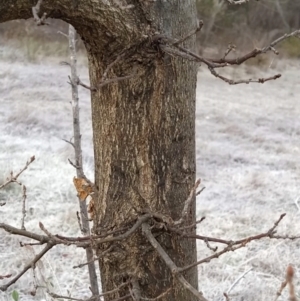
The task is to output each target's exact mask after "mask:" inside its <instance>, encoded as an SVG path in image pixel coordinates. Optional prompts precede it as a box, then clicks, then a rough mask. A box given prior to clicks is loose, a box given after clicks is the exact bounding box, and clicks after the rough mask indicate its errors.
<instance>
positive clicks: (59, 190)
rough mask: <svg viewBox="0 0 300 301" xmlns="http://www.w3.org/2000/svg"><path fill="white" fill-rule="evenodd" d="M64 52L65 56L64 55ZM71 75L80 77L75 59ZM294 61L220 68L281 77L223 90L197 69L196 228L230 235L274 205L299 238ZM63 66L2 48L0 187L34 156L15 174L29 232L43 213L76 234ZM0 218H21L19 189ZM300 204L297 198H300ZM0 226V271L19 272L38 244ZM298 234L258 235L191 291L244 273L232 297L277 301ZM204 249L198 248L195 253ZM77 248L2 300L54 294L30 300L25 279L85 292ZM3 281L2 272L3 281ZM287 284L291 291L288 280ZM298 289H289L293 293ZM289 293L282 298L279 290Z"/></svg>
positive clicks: (85, 98) (203, 269) (263, 224)
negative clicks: (272, 237) (30, 244)
mask: <svg viewBox="0 0 300 301" xmlns="http://www.w3.org/2000/svg"><path fill="white" fill-rule="evenodd" d="M62 60H67V58H62ZM79 65H80V66H79V73H80V78H81V80H82V81H83V82H86V83H87V82H88V71H87V67H86V64H85V61H84V60H80V64H79ZM299 66H300V62H299V61H281V62H279V61H278V60H277V61H274V62H271V63H270V64H269V65H268V64H267V65H264V66H261V67H260V68H257V67H249V66H248V67H242V68H240V69H239V71H238V70H237V69H233V70H230V71H226V74H227V75H228V76H231V77H234V78H238V77H243V78H251V77H252V78H254V77H261V76H268V75H273V74H276V73H282V74H283V77H282V78H281V79H279V80H276V81H272V82H268V83H265V84H263V85H261V84H250V85H238V86H230V85H228V84H226V83H224V82H221V81H220V80H218V79H216V78H214V77H213V76H212V75H211V74H209V72H207V71H206V69H205V67H204V66H202V67H201V68H200V71H199V75H198V87H197V112H196V132H197V134H196V138H197V175H198V177H200V178H201V179H202V185H203V186H205V187H206V189H205V190H204V191H203V193H202V194H201V195H200V196H199V197H198V198H197V214H198V217H201V216H206V219H205V221H204V222H203V223H201V224H200V225H199V227H198V230H197V231H198V232H199V234H202V235H208V236H216V237H219V238H226V239H236V238H241V237H244V236H249V235H252V234H258V233H261V232H262V231H267V230H268V229H269V228H270V227H272V225H273V223H274V221H276V220H277V219H278V217H279V215H280V214H281V213H287V216H286V217H285V219H284V220H283V222H282V223H281V225H280V227H279V229H278V232H279V233H280V234H290V235H292V234H294V235H297V234H299V211H300V207H298V203H297V201H298V197H299V196H300V193H299V176H300V168H299V164H298V160H299V152H300V142H299V138H300V121H299V114H300V103H299V98H298V95H299V94H300V85H299ZM68 75H69V69H68V67H66V66H61V65H59V60H58V59H57V58H43V59H37V60H35V61H31V60H28V58H27V57H26V55H24V54H23V53H22V51H16V50H13V49H9V48H7V47H2V48H1V49H0V84H1V89H0V103H1V105H0V133H1V135H0V184H1V183H2V182H3V181H4V180H5V178H6V177H7V176H8V175H9V172H10V171H11V170H14V171H18V170H19V169H20V168H21V167H23V166H24V164H25V162H26V161H27V160H28V159H29V158H30V157H31V156H32V155H35V156H36V161H35V162H34V163H33V164H32V165H31V166H30V168H29V169H28V170H27V171H26V172H25V173H24V174H23V175H22V176H21V178H20V180H21V181H22V183H23V184H25V185H26V186H27V194H28V197H27V203H26V204H27V216H26V228H27V229H28V230H35V231H38V222H39V221H42V222H43V224H44V225H45V227H46V228H47V229H49V230H51V232H52V233H54V234H56V233H64V234H66V235H77V234H79V231H78V224H77V219H76V211H77V210H78V204H77V199H76V192H75V189H74V187H73V183H72V178H73V176H74V175H75V171H74V168H73V167H72V166H71V165H70V164H69V163H68V161H67V159H68V158H70V159H72V157H73V152H72V148H71V146H70V145H69V144H67V143H65V142H64V141H63V140H62V139H68V140H69V139H70V138H72V119H71V105H70V99H71V88H70V85H69V84H68V83H67V82H68ZM80 103H81V126H82V133H83V152H84V169H85V171H86V174H87V175H88V176H89V177H92V176H93V147H92V132H91V117H90V105H89V93H88V91H87V90H84V89H83V88H80ZM1 202H6V205H5V206H2V207H0V222H9V223H10V224H12V225H14V226H20V225H21V205H22V202H21V188H20V187H19V186H17V185H15V186H10V187H8V188H7V189H5V190H3V191H0V203H1ZM299 206H300V205H299ZM21 240H23V239H21V238H16V237H13V236H11V235H9V234H7V233H4V232H3V231H0V274H9V273H16V272H17V271H19V270H20V269H21V268H22V266H23V265H24V263H25V262H28V261H29V260H30V258H32V257H33V256H34V253H35V252H36V250H38V249H39V248H38V247H26V248H20V246H19V241H21ZM299 244H300V242H299V241H284V240H272V241H270V240H268V239H265V240H262V241H259V242H252V243H251V244H249V246H248V247H246V248H244V249H241V250H238V251H236V252H235V253H228V254H226V255H224V256H223V257H221V258H219V259H214V260H213V261H212V262H211V263H209V264H204V265H201V266H200V267H199V288H200V289H201V290H202V291H203V293H204V295H205V296H206V297H207V298H208V299H209V300H223V299H224V297H223V295H222V294H223V292H226V291H228V290H229V289H230V287H231V285H232V284H233V283H234V282H235V280H236V279H237V278H238V277H240V276H241V275H242V274H243V273H244V272H246V271H249V270H250V269H251V270H250V271H249V272H248V274H247V275H245V277H244V279H242V280H240V281H239V282H238V283H237V284H236V285H235V286H234V287H233V288H232V290H231V291H230V295H231V297H232V299H231V300H266V299H268V300H270V299H275V297H276V291H277V290H278V289H279V287H280V284H281V281H283V279H284V273H285V269H286V267H287V265H288V264H289V263H291V264H293V266H294V267H295V269H296V271H297V270H299V267H300V263H299V256H300V251H299ZM211 253H212V251H210V250H209V249H207V247H206V246H205V244H203V245H202V244H200V243H199V245H198V257H199V259H200V258H202V257H205V256H208V255H210V254H211ZM84 261H85V260H84V252H83V251H82V250H80V249H76V248H73V249H72V250H70V249H69V248H66V247H58V246H57V247H55V248H54V249H53V250H51V251H50V253H49V254H48V255H47V256H45V257H44V258H43V260H42V261H41V262H40V263H39V264H38V267H37V269H36V277H35V279H34V278H33V275H32V272H31V271H30V272H29V273H27V274H26V275H25V276H23V277H22V278H21V279H20V280H19V281H18V282H17V283H16V284H15V285H13V286H12V287H11V289H10V290H9V292H0V300H1V301H2V300H12V299H11V296H10V294H11V291H12V290H13V289H15V290H17V291H18V292H19V293H20V295H21V297H22V298H21V300H24V301H31V300H39V301H41V300H51V298H50V297H49V296H48V295H47V294H46V293H45V292H44V290H43V289H38V292H37V295H36V296H31V294H30V293H31V292H32V291H33V290H34V282H35V283H36V284H37V285H39V286H44V287H45V286H46V287H48V289H50V290H51V291H55V292H56V293H58V294H63V295H67V294H69V293H70V294H71V295H72V297H79V298H83V297H88V296H89V290H88V277H87V272H86V270H85V269H73V266H74V265H77V264H79V263H82V262H84ZM5 281H6V280H0V283H5ZM295 285H296V292H297V291H299V289H300V284H299V280H298V278H297V277H296V279H295ZM297 289H298V290H297ZM281 298H282V300H284V298H285V299H286V295H285V296H284V297H281Z"/></svg>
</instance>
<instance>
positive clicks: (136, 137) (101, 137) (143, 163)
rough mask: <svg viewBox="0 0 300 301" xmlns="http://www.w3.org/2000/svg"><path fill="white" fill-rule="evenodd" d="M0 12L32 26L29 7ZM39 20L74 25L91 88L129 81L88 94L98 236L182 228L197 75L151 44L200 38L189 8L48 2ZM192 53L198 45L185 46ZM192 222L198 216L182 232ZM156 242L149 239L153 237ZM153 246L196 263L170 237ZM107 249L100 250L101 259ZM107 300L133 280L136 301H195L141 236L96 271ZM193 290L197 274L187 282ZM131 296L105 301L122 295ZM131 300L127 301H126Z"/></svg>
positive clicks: (171, 3)
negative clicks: (141, 218) (145, 217)
mask: <svg viewBox="0 0 300 301" xmlns="http://www.w3.org/2000/svg"><path fill="white" fill-rule="evenodd" d="M5 2H6V4H4V1H1V3H0V22H1V21H2V22H3V21H7V20H11V19H16V18H28V17H31V7H32V6H33V5H35V1H30V0H6V1H5ZM42 8H43V12H44V11H46V12H47V13H48V14H49V15H50V16H51V17H54V18H60V19H63V20H65V21H67V22H69V23H71V24H72V25H73V26H74V27H75V28H76V30H77V32H78V34H80V36H81V37H82V39H83V41H84V43H85V45H86V48H87V52H88V58H89V68H90V80H91V86H92V87H96V86H97V85H98V84H99V82H100V81H101V80H102V76H103V73H104V71H105V70H106V67H107V66H108V65H109V64H111V63H112V62H114V61H115V60H116V59H117V62H116V63H115V64H114V65H113V66H112V68H110V69H109V71H108V78H111V77H121V76H125V75H129V74H133V77H132V78H131V79H129V80H124V81H118V82H115V83H113V84H109V85H106V86H104V87H101V88H100V89H99V90H98V91H96V92H92V119H93V132H94V148H95V184H96V187H97V188H98V192H99V196H98V199H97V200H96V218H95V220H94V230H95V232H97V233H101V232H102V231H103V229H118V228H120V227H124V226H128V225H132V224H133V223H134V222H135V221H136V219H137V216H138V215H139V214H141V213H142V212H144V211H145V210H151V211H152V212H160V213H164V214H166V215H169V216H171V217H172V218H173V219H174V220H176V219H178V218H179V216H180V214H181V211H182V208H183V205H184V200H185V199H186V198H187V196H188V195H189V192H190V189H191V188H192V187H193V185H194V182H195V126H194V124H195V88H196V71H197V70H196V66H194V65H193V63H191V62H189V61H186V60H184V59H182V58H177V57H171V56H169V55H166V54H163V53H161V52H160V51H159V47H158V44H157V41H156V40H155V39H154V38H153V36H154V35H155V34H163V35H166V36H169V37H172V38H182V37H184V36H185V35H187V34H188V33H189V32H190V31H191V30H194V29H195V28H196V8H195V0H157V1H146V0H127V1H125V0H124V1H121V0H120V1H116V0H114V1H112V0H111V1H109V0H102V1H100V0H98V1H95V0H84V1H83V0H56V1H55V0H52V1H50V0H48V1H47V0H45V1H44V4H43V7H42ZM184 46H186V47H187V48H190V49H193V46H194V37H192V38H190V39H188V41H186V42H185V43H184ZM194 219H195V206H194V205H193V208H192V210H191V212H190V215H189V217H188V221H187V223H192V222H193V220H194ZM154 234H155V233H154ZM156 238H157V240H158V241H159V242H160V243H161V245H162V247H163V248H164V250H165V251H166V252H167V253H168V254H169V256H170V257H171V258H172V260H173V261H174V262H175V263H176V264H177V265H178V266H184V265H187V264H189V263H192V262H194V261H195V260H196V245H195V241H193V240H186V239H182V238H178V237H176V236H172V235H166V234H160V235H158V236H157V237H156ZM108 247H110V245H106V246H100V247H99V248H98V249H97V253H98V255H101V252H102V251H103V250H105V248H108ZM99 264H100V269H101V279H102V288H103V291H109V290H112V289H115V288H116V287H118V286H119V285H120V284H122V283H123V282H124V281H128V280H129V279H134V281H135V283H136V282H137V283H138V285H139V286H140V289H141V295H142V297H146V298H154V297H156V296H158V295H159V294H161V293H163V292H164V291H166V290H167V289H168V288H169V287H170V286H171V285H174V287H175V289H174V290H173V291H172V292H170V293H169V294H167V295H165V296H164V297H163V298H161V299H160V300H164V301H165V300H172V301H173V300H195V297H193V296H192V295H191V294H190V293H189V292H187V291H186V290H185V289H184V288H183V287H182V286H181V285H180V284H179V283H177V282H176V280H174V279H173V278H172V275H171V273H170V271H169V270H168V268H167V267H166V265H165V263H164V262H162V260H161V259H160V257H159V256H158V254H157V252H156V251H155V250H154V249H153V248H152V247H151V246H150V244H149V243H148V242H147V241H146V239H145V238H144V237H143V235H142V231H141V230H140V231H138V232H137V233H136V234H134V235H133V236H131V237H130V238H129V239H128V240H126V241H122V242H117V243H114V245H113V247H112V251H111V252H109V253H108V254H106V255H105V256H104V257H103V258H101V259H100V261H99ZM184 276H185V277H186V279H187V280H188V281H189V282H190V283H191V284H192V285H193V286H194V287H195V288H197V282H198V281H197V271H196V269H193V270H191V271H189V272H188V273H186V274H185V275H184ZM128 293H129V291H128V287H124V288H122V289H121V290H119V291H118V292H116V293H115V294H110V295H108V296H107V300H112V299H114V298H118V297H122V296H124V295H128ZM129 299H131V297H130V298H129Z"/></svg>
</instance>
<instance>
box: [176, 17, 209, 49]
mask: <svg viewBox="0 0 300 301" xmlns="http://www.w3.org/2000/svg"><path fill="white" fill-rule="evenodd" d="M203 24H204V23H203V21H202V20H200V21H199V22H198V26H197V27H196V29H194V30H192V31H191V32H190V33H189V34H187V35H186V36H185V37H183V38H182V39H179V40H178V41H176V42H174V43H172V45H173V46H177V45H179V44H182V43H183V42H185V41H186V40H187V39H189V38H190V37H191V36H193V35H194V34H196V33H197V32H199V31H200V30H201V29H202V27H203Z"/></svg>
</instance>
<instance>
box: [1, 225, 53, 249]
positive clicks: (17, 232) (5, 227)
mask: <svg viewBox="0 0 300 301" xmlns="http://www.w3.org/2000/svg"><path fill="white" fill-rule="evenodd" d="M0 229H3V230H4V231H6V232H8V233H10V234H15V235H20V236H23V237H27V238H30V239H34V240H36V241H39V242H40V243H42V244H45V243H48V242H50V238H49V237H47V236H45V235H41V234H36V233H33V232H30V231H26V230H21V229H18V228H15V227H13V226H10V225H7V224H4V223H0Z"/></svg>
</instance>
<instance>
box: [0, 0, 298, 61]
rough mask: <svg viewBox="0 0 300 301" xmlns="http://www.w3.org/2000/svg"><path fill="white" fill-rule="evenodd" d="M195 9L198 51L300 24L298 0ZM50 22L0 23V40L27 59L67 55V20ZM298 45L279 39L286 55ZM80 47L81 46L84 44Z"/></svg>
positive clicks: (220, 49)
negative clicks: (200, 24)
mask: <svg viewBox="0 0 300 301" xmlns="http://www.w3.org/2000/svg"><path fill="white" fill-rule="evenodd" d="M197 9H198V15H199V19H201V20H203V21H204V27H203V29H202V31H201V33H200V34H198V42H199V43H198V52H199V53H206V54H209V55H218V56H219V55H220V54H223V53H224V51H225V50H226V48H227V45H228V44H229V43H233V44H235V45H236V46H237V51H245V50H247V49H252V48H253V47H262V46H264V45H266V44H267V43H268V42H270V41H271V40H274V39H276V38H277V37H279V36H280V35H282V34H284V33H286V32H290V31H292V30H295V29H297V28H300V1H295V0H260V1H249V2H248V3H246V4H244V5H230V4H228V3H227V1H224V0H198V1H197ZM49 22H50V23H51V24H50V25H51V26H48V27H47V26H42V27H36V26H35V24H34V22H33V20H27V21H21V20H18V21H13V22H8V23H5V24H0V41H2V43H3V42H7V41H9V44H11V45H12V46H13V47H16V48H22V49H25V50H26V51H25V53H26V56H27V59H30V60H37V59H38V55H39V54H44V55H45V54H46V55H48V54H50V53H51V55H52V56H53V55H57V56H62V55H66V54H67V52H68V45H67V43H62V41H65V38H64V36H62V35H58V34H57V32H58V31H63V32H66V31H67V24H65V23H64V22H62V21H59V20H51V19H50V20H49ZM12 40H13V42H12ZM2 43H1V44H2ZM299 47H300V39H297V38H291V39H289V40H287V41H285V42H284V43H282V44H281V45H280V49H279V50H281V53H282V54H283V55H285V56H289V57H292V58H297V57H300V52H299ZM79 48H81V49H83V45H82V44H81V45H79ZM260 61H261V59H260V60H259V62H260ZM254 62H255V60H254Z"/></svg>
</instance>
